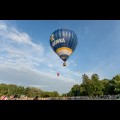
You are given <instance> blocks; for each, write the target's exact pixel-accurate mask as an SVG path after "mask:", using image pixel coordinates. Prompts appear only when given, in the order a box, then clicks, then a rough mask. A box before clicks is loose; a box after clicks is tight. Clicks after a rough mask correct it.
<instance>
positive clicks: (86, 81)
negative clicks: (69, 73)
mask: <svg viewBox="0 0 120 120" xmlns="http://www.w3.org/2000/svg"><path fill="white" fill-rule="evenodd" d="M117 94H120V74H117V75H116V76H114V77H113V78H112V79H106V78H105V79H102V80H100V79H99V76H98V74H93V75H91V77H88V75H86V74H84V75H82V83H81V84H76V85H74V86H73V87H72V88H71V90H70V91H69V92H68V93H65V94H62V95H60V94H59V93H58V92H57V91H53V92H48V91H43V90H41V89H38V88H36V87H26V88H25V87H23V86H17V85H14V84H3V83H2V84H0V96H2V95H7V96H11V95H18V96H21V95H25V96H27V97H35V96H39V97H60V96H67V97H69V96H103V95H117Z"/></svg>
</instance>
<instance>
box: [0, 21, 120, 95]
mask: <svg viewBox="0 0 120 120" xmlns="http://www.w3.org/2000/svg"><path fill="white" fill-rule="evenodd" d="M58 28H67V29H71V30H73V31H74V32H75V33H76V35H77V37H78V45H77V47H76V50H75V51H74V52H73V54H72V55H71V56H70V57H69V59H68V60H67V66H66V67H63V66H62V64H63V61H62V60H61V59H60V58H59V57H58V56H57V55H56V54H55V53H54V52H53V50H52V49H51V47H50V45H49V37H50V35H51V34H52V32H54V31H55V30H57V29H58ZM0 43H1V44H0V83H5V84H16V85H21V86H24V87H38V88H40V89H42V90H44V91H58V92H59V93H60V94H62V93H66V92H69V91H70V89H71V87H72V86H73V85H75V84H80V83H81V82H82V79H81V78H82V75H83V74H84V73H86V74H87V75H88V76H89V77H90V76H91V75H92V74H94V73H96V74H98V75H99V77H100V79H103V78H108V79H112V77H114V76H115V75H116V74H119V73H120V64H119V61H120V55H119V53H120V21H119V20H5V21H3V20H1V21H0ZM57 72H59V73H60V76H59V77H58V76H57V75H56V74H57Z"/></svg>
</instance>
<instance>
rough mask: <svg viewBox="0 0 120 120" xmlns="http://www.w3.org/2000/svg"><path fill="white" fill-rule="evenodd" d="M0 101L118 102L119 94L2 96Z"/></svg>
mask: <svg viewBox="0 0 120 120" xmlns="http://www.w3.org/2000/svg"><path fill="white" fill-rule="evenodd" d="M0 100H120V94H118V95H104V96H93V97H91V96H72V97H50V98H41V97H39V96H35V97H34V98H28V97H27V96H24V97H18V95H11V96H9V97H8V96H6V95H2V96H1V97H0Z"/></svg>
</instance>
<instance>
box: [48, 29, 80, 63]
mask: <svg viewBox="0 0 120 120" xmlns="http://www.w3.org/2000/svg"><path fill="white" fill-rule="evenodd" d="M77 44H78V38H77V36H76V34H75V33H74V32H73V31H72V30H68V29H58V30H55V31H54V32H53V33H52V34H51V36H50V46H51V48H52V49H53V51H54V52H55V53H56V54H57V55H58V56H59V57H60V58H61V59H62V60H63V61H64V62H65V61H67V59H68V58H69V56H70V55H71V54H72V53H73V52H74V50H75V49H76V46H77Z"/></svg>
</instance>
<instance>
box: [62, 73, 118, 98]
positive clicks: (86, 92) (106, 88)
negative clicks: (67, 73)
mask: <svg viewBox="0 0 120 120" xmlns="http://www.w3.org/2000/svg"><path fill="white" fill-rule="evenodd" d="M117 94H120V74H117V75H116V76H114V77H113V78H112V79H106V78H105V79H102V80H100V79H99V76H98V74H93V75H91V77H88V75H86V74H84V75H82V83H81V84H76V85H74V86H73V87H72V88H71V90H70V92H68V93H67V96H103V95H117ZM64 95H65V94H64Z"/></svg>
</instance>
